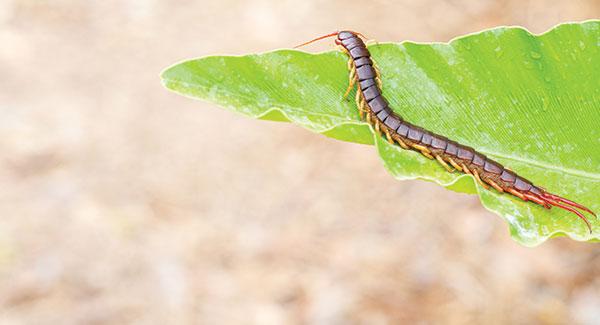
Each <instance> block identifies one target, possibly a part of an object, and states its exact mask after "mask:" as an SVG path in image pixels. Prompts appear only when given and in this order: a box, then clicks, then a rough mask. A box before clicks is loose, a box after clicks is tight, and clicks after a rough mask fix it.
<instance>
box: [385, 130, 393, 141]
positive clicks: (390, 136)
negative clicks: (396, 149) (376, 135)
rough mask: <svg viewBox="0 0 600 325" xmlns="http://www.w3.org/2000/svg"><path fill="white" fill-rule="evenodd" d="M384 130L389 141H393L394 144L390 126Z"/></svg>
mask: <svg viewBox="0 0 600 325" xmlns="http://www.w3.org/2000/svg"><path fill="white" fill-rule="evenodd" d="M384 132H385V136H386V138H387V140H388V142H389V143H391V144H394V139H392V135H391V134H390V130H389V129H388V128H385V130H384Z"/></svg>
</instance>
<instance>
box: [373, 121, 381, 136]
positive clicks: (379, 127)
mask: <svg viewBox="0 0 600 325" xmlns="http://www.w3.org/2000/svg"><path fill="white" fill-rule="evenodd" d="M374 124H375V132H377V135H379V136H381V126H380V125H379V121H378V120H377V119H375V123H374Z"/></svg>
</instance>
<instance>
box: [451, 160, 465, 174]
mask: <svg viewBox="0 0 600 325" xmlns="http://www.w3.org/2000/svg"><path fill="white" fill-rule="evenodd" d="M448 162H450V165H452V167H454V168H456V169H457V170H458V171H459V172H462V167H461V166H460V165H459V164H457V163H456V161H454V159H452V158H448Z"/></svg>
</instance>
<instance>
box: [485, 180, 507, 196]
mask: <svg viewBox="0 0 600 325" xmlns="http://www.w3.org/2000/svg"><path fill="white" fill-rule="evenodd" d="M487 182H488V184H490V185H492V187H493V188H495V189H496V191H498V192H500V193H504V189H503V188H502V187H500V185H498V184H497V183H496V182H494V181H493V180H491V179H488V180H487Z"/></svg>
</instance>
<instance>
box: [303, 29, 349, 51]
mask: <svg viewBox="0 0 600 325" xmlns="http://www.w3.org/2000/svg"><path fill="white" fill-rule="evenodd" d="M338 33H339V32H333V33H331V34H327V35H323V36H320V37H317V38H315V39H313V40H310V41H308V42H306V43H302V44H300V45H296V46H294V48H295V49H297V48H299V47H302V46H305V45H308V44H310V43H314V42H316V41H320V40H322V39H324V38H327V37H333V36H337V34H338Z"/></svg>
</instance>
